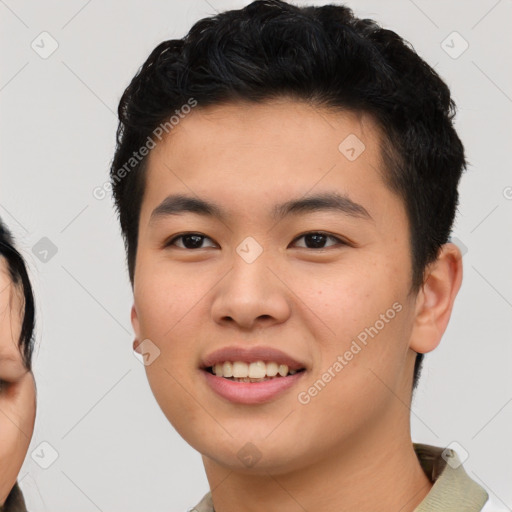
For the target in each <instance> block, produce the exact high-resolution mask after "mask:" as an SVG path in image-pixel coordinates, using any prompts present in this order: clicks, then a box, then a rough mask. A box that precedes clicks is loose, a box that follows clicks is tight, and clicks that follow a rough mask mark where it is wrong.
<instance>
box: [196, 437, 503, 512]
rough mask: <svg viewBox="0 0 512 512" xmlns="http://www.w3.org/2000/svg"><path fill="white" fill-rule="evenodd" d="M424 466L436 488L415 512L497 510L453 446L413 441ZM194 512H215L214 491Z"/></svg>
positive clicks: (433, 487) (433, 488) (491, 511)
mask: <svg viewBox="0 0 512 512" xmlns="http://www.w3.org/2000/svg"><path fill="white" fill-rule="evenodd" d="M413 446H414V451H415V452H416V455H417V457H418V460H419V461H420V464H421V467H422V469H423V471H424V472H425V474H426V475H427V477H428V478H429V479H430V481H431V482H432V483H433V486H432V489H430V492H429V493H428V494H427V496H425V498H424V499H423V501H422V502H421V503H420V504H419V505H418V506H417V507H416V508H415V509H414V512H486V511H488V512H493V510H494V509H490V508H488V506H487V505H486V506H485V507H484V504H485V503H486V502H487V501H488V499H489V495H488V494H487V492H486V491H485V489H484V488H483V487H481V486H480V485H479V484H477V483H476V482H475V481H474V480H472V479H471V478H470V477H469V476H468V474H467V473H466V471H465V470H464V468H463V466H462V464H461V461H460V459H459V456H458V455H457V453H456V452H455V451H454V450H451V449H449V448H446V449H445V448H439V447H437V446H430V445H426V444H420V443H413ZM190 512H215V510H214V508H213V501H212V495H211V492H208V493H207V494H205V496H204V497H203V499H202V500H201V501H200V502H199V503H198V504H197V505H196V506H195V507H194V508H192V509H191V510H190Z"/></svg>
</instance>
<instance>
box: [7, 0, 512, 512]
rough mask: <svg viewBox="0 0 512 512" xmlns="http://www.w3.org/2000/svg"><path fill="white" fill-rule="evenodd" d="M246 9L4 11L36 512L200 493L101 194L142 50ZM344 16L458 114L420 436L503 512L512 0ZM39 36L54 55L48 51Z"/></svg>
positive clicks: (143, 506)
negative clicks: (434, 75)
mask: <svg viewBox="0 0 512 512" xmlns="http://www.w3.org/2000/svg"><path fill="white" fill-rule="evenodd" d="M248 3H249V2H248V1H236V2H235V1H232V0H231V1H221V0H195V1H190V2H189V1H181V2H179V1H176V0H174V1H170V0H166V1H152V2H143V1H142V0H140V1H135V0H130V1H123V2H121V1H120V0H119V1H117V2H114V1H103V2H100V1H98V0H96V1H95V0H89V1H83V0H80V1H79V0H73V1H66V2H64V1H56V0H55V1H45V2H36V1H31V2H29V1H21V0H19V1H17V0H5V1H2V0H0V19H1V22H0V37H1V44H0V51H1V58H2V61H1V62H2V65H1V75H0V109H1V111H0V127H1V133H0V144H1V167H0V169H1V173H2V174H1V176H2V178H1V180H2V181H1V189H0V194H1V196H0V215H1V216H2V218H3V219H4V220H5V221H6V222H7V223H8V225H9V226H11V228H12V229H13V231H14V233H15V235H16V237H17V240H18V244H19V247H20V248H21V250H22V251H23V253H24V255H25V256H26V258H27V260H28V263H29V265H30V267H31V271H32V277H33V282H34V285H35V288H36V293H37V298H38V306H39V311H38V313H39V314H38V325H37V346H36V350H35V354H34V373H35V376H36V380H37V397H38V412H37V420H36V427H35V433H34V437H33V439H32V443H31V446H30V450H29V455H28V456H27V460H26V462H25V464H24V466H23V468H22V470H21V472H20V481H21V484H20V485H21V488H22V489H23V491H24V492H25V494H26V499H27V502H28V505H29V509H30V510H32V511H33V512H40V511H49V512H58V511H69V510H72V511H96V510H102V511H109V512H110V511H116V510H119V511H120V510H122V511H125V512H130V511H140V510H153V511H164V510H166V511H180V510H182V511H184V510H186V509H187V508H188V507H191V506H193V505H195V504H196V502H197V501H198V500H199V498H200V497H202V495H203V493H205V492H206V491H207V490H208V485H207V481H206V478H205V476H204V471H203V467H202V463H201V459H200V456H199V454H197V453H196V452H195V451H194V450H193V449H192V448H191V447H190V446H188V445H187V444H186V443H185V442H184V441H183V440H182V439H181V438H180V437H179V436H178V435H177V434H176V433H175V432H174V430H173V429H172V427H171V426H170V425H169V424H168V422H167V420H166V419H165V417H164V415H163V414H162V413H161V411H160V409H159V407H158V405H157V404H156V401H155V400H154V398H153V396H152V394H151V391H150V389H149V386H148V384H147V381H146V377H145V372H144V367H143V365H142V364H141V363H140V362H139V360H138V359H137V358H136V357H134V355H133V353H132V348H131V343H132V340H133V338H132V334H131V332H132V331H131V326H130V321H129V311H130V305H131V290H130V287H129V284H128V278H127V272H126V270H125V267H124V252H123V246H122V241H121V237H120V234H119V229H118V225H117V221H116V218H115V215H114V211H113V208H112V202H111V200H110V197H109V196H107V197H105V198H104V199H103V200H98V199H96V198H95V197H93V193H92V192H93V189H94V188H95V187H97V186H102V185H103V184H104V183H105V182H106V181H107V179H108V177H107V173H108V167H109V163H110V161H111V158H112V155H113V149H114V135H115V129H116V126H117V121H116V115H115V111H116V108H117V103H118V101H119V98H120V96H121V94H122V92H123V90H124V88H125V87H126V85H127V84H128V81H129V80H130V79H131V77H132V76H133V75H134V74H135V72H136V70H137V69H138V67H139V66H140V65H141V64H142V63H143V61H144V60H145V58H146V57H147V55H148V54H149V52H150V51H151V50H152V49H153V48H154V47H155V46H156V45H157V44H158V43H159V42H161V41H162V40H165V39H172V38H181V37H183V36H184V35H185V33H186V32H187V31H188V29H189V28H190V27H191V25H192V24H193V23H194V22H195V21H197V20H198V19H200V18H203V17H205V16H209V15H212V14H215V11H220V10H225V9H229V8H235V7H236V8H238V7H242V6H244V5H247V4H248ZM295 3H296V4H303V3H302V2H295ZM304 3H305V2H304ZM308 3H309V4H317V5H320V4H322V3H328V2H308ZM347 4H348V5H349V6H351V7H352V8H353V9H354V11H355V13H356V14H357V15H359V16H361V17H371V18H375V19H376V20H377V21H379V22H380V23H381V24H383V25H384V26H385V27H386V28H390V29H392V30H395V31H396V32H398V33H399V34H400V35H402V36H403V37H404V38H405V39H407V40H408V41H410V42H411V43H412V44H413V46H414V48H415V49H416V51H417V52H418V53H419V54H420V55H421V56H422V57H423V58H424V59H426V60H427V62H429V63H430V64H431V65H433V66H434V67H435V69H436V70H437V71H438V72H439V73H440V75H441V76H442V77H443V78H444V79H445V80H446V82H447V83H448V85H449V86H450V87H451V89H452V92H453V95H454V98H455V101H456V103H457V105H458V116H457V121H456V127H457V130H458V132H459V134H460V137H461V139H462V140H463V142H464V144H465V147H466V151H467V156H468V160H469V162H470V166H469V169H468V172H467V173H466V174H465V176H464V177H463V180H462V184H461V188H460V191H461V205H460V208H459V210H460V212H459V215H458V218H457V223H456V226H455V230H454V235H455V236H456V237H457V239H458V242H457V243H459V245H460V246H461V247H462V248H463V249H464V248H465V249H464V250H465V251H467V252H465V255H464V268H465V271H464V272H465V275H464V282H463V286H462V289H461V291H460V293H459V296H458V299H457V301H456V304H455V308H454V311H453V315H452V319H451V322H450V324H449V327H448V330H447V332H446V334H445V336H444V338H443V341H442V343H441V345H440V346H439V348H438V349H436V350H435V351H434V352H433V353H431V354H429V355H427V357H426V363H425V368H424V371H423V376H422V380H421V384H420V387H419V389H418V391H417V393H416V397H415V400H414V402H413V406H412V411H411V412H412V431H413V439H414V440H415V441H418V442H424V443H429V444H434V445H439V446H441V445H448V444H449V443H451V442H454V441H455V442H457V443H459V445H460V446H461V447H463V449H464V450H465V451H467V452H468V454H469V458H468V459H467V460H466V461H465V463H464V466H465V468H466V470H467V471H468V473H469V474H470V476H471V477H472V478H474V479H475V480H476V481H477V482H479V483H480V484H482V485H484V486H485V487H486V488H487V489H488V491H489V493H490V494H491V497H492V499H493V500H494V501H495V502H496V503H497V504H498V505H500V506H501V507H503V508H504V509H506V510H511V509H512V486H511V485H510V482H512V469H511V464H510V460H512V446H511V442H510V431H511V426H512V382H511V371H510V366H511V364H510V363H511V361H512V357H511V356H512V349H511V334H512V325H511V322H510V318H511V308H512V291H511V290H512V288H511V286H510V285H511V274H512V267H511V265H510V261H511V253H512V247H511V238H510V233H511V232H512V231H511V219H512V216H511V209H512V175H511V173H510V164H511V160H512V159H511V155H510V133H511V130H510V128H511V119H512V116H511V111H512V84H511V77H512V73H511V66H510V63H511V62H512V44H511V43H512V41H511V36H510V21H511V19H512V2H511V1H510V0H501V1H496V0H480V1H464V2H462V1H427V0H415V1H412V0H401V1H392V2H391V1H365V0H360V1H357V2H356V1H349V2H347ZM44 31H46V32H48V33H49V34H50V35H51V38H53V39H54V40H55V41H56V42H57V43H58V48H57V49H56V50H55V51H54V53H52V54H51V55H49V56H48V55H45V52H49V50H51V45H52V44H55V43H52V39H50V36H47V35H43V36H40V34H41V33H42V32H44ZM454 31H456V32H458V33H459V34H460V36H461V37H462V38H463V40H462V39H460V38H459V37H458V36H457V35H455V36H454V35H453V34H452V33H453V32H454ZM447 38H448V39H447ZM464 40H465V41H467V43H468V44H469V47H468V48H467V50H466V51H464V52H463V53H462V54H461V55H457V54H458V53H460V51H461V50H462V49H463V48H464ZM33 41H34V43H33V45H34V47H35V48H36V49H37V51H36V49H33V48H32V47H31V44H32V42H33ZM443 41H445V43H443ZM447 52H451V55H449V53H447ZM41 54H43V56H44V57H47V58H43V57H42V56H41ZM454 57H457V58H454ZM41 239H43V240H42V241H41ZM48 240H49V241H50V242H49V241H48ZM55 249H56V250H57V252H56V253H55V254H53V252H55ZM45 251H47V252H45ZM41 443H48V444H49V445H48V444H43V445H41ZM53 450H55V452H56V453H58V458H57V459H56V460H55V461H53V458H54V452H53ZM456 450H460V448H456ZM30 454H33V457H32V456H31V455H30ZM38 454H39V456H38ZM41 465H43V466H46V465H49V467H47V468H46V469H44V468H43V467H41ZM505 507H507V508H505Z"/></svg>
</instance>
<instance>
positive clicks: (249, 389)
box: [202, 370, 305, 404]
mask: <svg viewBox="0 0 512 512" xmlns="http://www.w3.org/2000/svg"><path fill="white" fill-rule="evenodd" d="M202 373H203V374H204V375H205V378H206V382H207V383H208V385H209V386H210V387H211V388H212V389H213V391H215V392H216V393H217V394H218V395H220V396H221V397H223V398H225V399H226V400H229V401H230V402H234V403H237V404H262V403H264V402H268V401H270V400H272V399H273V398H275V397H277V396H278V395H280V394H281V393H283V392H284V391H286V390H287V389H290V388H291V387H292V386H293V385H294V384H296V383H297V381H298V380H299V379H301V378H302V375H303V374H304V373H305V370H303V371H301V372H297V373H295V374H294V375H288V376H287V377H277V378H275V379H270V380H264V381H262V382H236V381H234V380H229V379H225V378H224V377H217V376H216V375H213V374H212V373H210V372H208V371H206V370H202Z"/></svg>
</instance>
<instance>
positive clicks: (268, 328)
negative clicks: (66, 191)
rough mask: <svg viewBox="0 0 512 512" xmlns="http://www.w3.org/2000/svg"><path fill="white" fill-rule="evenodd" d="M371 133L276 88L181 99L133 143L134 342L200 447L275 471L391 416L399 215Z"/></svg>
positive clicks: (404, 254)
mask: <svg viewBox="0 0 512 512" xmlns="http://www.w3.org/2000/svg"><path fill="white" fill-rule="evenodd" d="M379 140H380V139H379V133H378V131H377V128H376V126H375V124H374V123H373V122H372V121H371V119H369V118H367V117H365V116H363V115H356V114H353V113H333V112H332V111H325V110H319V109H314V108H312V107H311V106H309V105H306V104H302V103H299V102H293V101H291V100H284V99H283V100H280V101H272V102H268V103H265V104H258V105H249V104H240V103H237V104H229V105H225V106H216V107H208V108H205V109H199V108H198V109H196V110H195V111H193V112H192V113H190V114H189V115H188V116H187V117H185V118H184V119H183V120H181V121H180V124H179V125H178V126H176V127H175V128H174V130H173V131H172V132H171V133H170V134H169V136H168V137H167V139H164V140H163V141H162V142H161V143H159V144H158V145H157V146H156V147H155V148H154V149H153V150H152V152H151V154H150V155H149V159H148V168H147V175H146V178H147V179H146V188H145V194H144V198H143V202H142V207H141V214H140V224H139V241H138V248H137V255H136V266H135V275H134V307H133V309H132V323H133V326H134V330H135V333H136V341H135V343H134V347H135V346H138V350H139V351H141V352H144V353H145V354H146V355H145V358H146V372H147V377H148V379H149V383H150V386H151V388H152V391H153V393H154V395H155V397H156V400H157V401H158V403H159V405H160V407H161V409H162V411H163V412H164V414H165V415H166V416H167V418H168V419H169V421H170V422H171V423H172V424H173V425H174V427H175V428H176V430H177V431H178V432H179V433H180V435H181V436H182V437H183V438H184V439H185V440H186V441H187V442H188V443H189V444H191V445H192V446H193V447H194V448H196V449H197V450H198V451H200V452H201V453H202V454H203V456H204V458H205V460H207V461H210V462H212V463H215V464H219V465H221V466H224V467H226V468H239V469H240V470H242V471H245V470H247V471H253V472H257V471H268V470H269V469H272V471H273V472H274V473H278V472H281V471H283V472H284V471H288V470H291V469H298V468H299V467H301V466H306V465H308V464H314V463H315V462H316V461H319V460H320V459H322V458H324V459H325V458H326V457H330V456H334V455H336V454H338V455H339V454H341V453H344V454H346V453H348V452H350V450H353V449H354V446H356V444H357V440H359V441H362V440H366V441H368V440H369V439H373V440H375V442H379V440H381V439H383V437H384V436H388V437H389V436H392V435H393V432H396V429H397V425H400V424H402V425H407V424H408V423H407V421H408V414H409V411H408V409H407V408H406V407H404V406H403V402H406V401H408V400H409V397H410V388H411V382H412V368H413V364H414V357H415V355H416V354H415V353H414V352H413V351H412V350H411V348H410V338H411V331H412V326H413V321H414V308H415V297H413V296H412V295H410V293H409V292H410V286H411V257H410V254H411V253H410V245H409V234H408V233H409V231H408V230H409V228H408V220H407V215H406V212H405V209H404V205H403V202H402V200H401V199H400V198H399V197H398V196H396V195H395V194H394V193H393V192H392V191H391V190H390V189H389V188H388V187H387V186H386V185H385V183H384V181H383V178H382V162H381V159H380V152H379ZM363 145H364V146H363ZM175 195H181V196H186V197H188V198H190V199H192V200H201V201H206V202H208V203H211V204H214V205H216V207H217V209H215V208H212V209H211V210H212V211H210V212H209V213H208V212H207V211H206V209H205V208H199V207H198V205H197V202H196V203H195V208H193V207H192V206H194V205H193V204H192V203H187V201H184V200H182V201H176V200H173V199H172V197H171V196H175ZM279 206H280V207H279ZM143 340H144V341H143ZM141 342H142V343H141ZM139 344H140V346H139ZM225 363H228V364H225ZM229 363H231V364H229ZM250 363H254V364H250ZM284 365H287V367H288V368H285V366H284ZM211 366H213V368H212V369H210V368H209V367H211ZM276 367H277V370H278V371H279V370H280V371H281V373H283V374H284V375H286V376H281V375H280V374H279V373H278V374H277V375H276V376H274V377H272V374H274V375H275V372H276ZM286 370H288V371H290V370H292V374H290V373H288V374H286ZM220 371H222V372H223V373H222V375H223V376H222V377H221V376H219V375H214V374H213V373H212V372H217V373H218V374H220ZM233 372H234V373H235V376H237V375H238V376H240V377H239V378H238V379H236V380H234V378H233V377H229V376H230V375H231V374H232V373H233ZM262 375H264V376H265V377H264V378H263V379H264V380H262V378H261V377H262ZM244 377H247V378H246V379H245V380H247V379H249V380H250V381H249V382H243V380H244ZM269 377H272V378H269ZM240 380H242V382H240ZM253 380H254V381H253ZM397 398H399V399H397ZM248 443H250V444H248ZM249 460H258V462H257V464H253V463H248V461H249Z"/></svg>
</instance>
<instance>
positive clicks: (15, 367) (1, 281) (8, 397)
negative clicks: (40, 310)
mask: <svg viewBox="0 0 512 512" xmlns="http://www.w3.org/2000/svg"><path fill="white" fill-rule="evenodd" d="M23 313H24V304H23V293H22V291H21V289H20V288H18V287H17V286H15V285H14V283H13V282H12V279H11V276H10V274H9V268H8V265H7V262H6V260H5V258H3V257H0V505H1V504H3V503H4V502H5V500H6V499H7V496H8V495H9V493H10V491H11V489H12V487H13V486H14V484H15V482H16V479H17V477H18V473H19V471H20V468H21V466H22V464H23V460H24V459H25V456H26V454H27V450H28V447H29V444H30V440H31V438H32V434H33V431H34V422H35V415H36V390H35V382H34V377H33V374H32V372H30V371H28V370H27V368H26V367H25V364H24V361H23V358H22V355H21V352H20V348H19V340H20V334H21V326H22V321H23Z"/></svg>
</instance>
